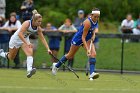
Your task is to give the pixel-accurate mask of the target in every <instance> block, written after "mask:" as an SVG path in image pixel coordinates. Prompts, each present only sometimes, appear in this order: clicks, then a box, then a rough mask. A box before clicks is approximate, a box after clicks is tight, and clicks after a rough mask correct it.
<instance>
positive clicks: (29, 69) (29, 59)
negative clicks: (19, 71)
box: [22, 44, 36, 78]
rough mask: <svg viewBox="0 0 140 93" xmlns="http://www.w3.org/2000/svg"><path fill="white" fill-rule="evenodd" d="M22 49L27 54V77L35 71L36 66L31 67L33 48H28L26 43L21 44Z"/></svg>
mask: <svg viewBox="0 0 140 93" xmlns="http://www.w3.org/2000/svg"><path fill="white" fill-rule="evenodd" d="M22 49H23V51H24V53H25V54H26V56H27V61H26V62H27V77H28V78H30V77H31V76H32V75H33V74H35V72H36V68H33V67H32V66H33V48H29V46H27V45H26V44H23V45H22Z"/></svg>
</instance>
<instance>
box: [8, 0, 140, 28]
mask: <svg viewBox="0 0 140 93" xmlns="http://www.w3.org/2000/svg"><path fill="white" fill-rule="evenodd" d="M6 2H7V7H6V10H7V11H6V12H7V16H8V15H9V13H10V12H12V11H18V12H19V13H20V5H21V3H22V0H6ZM34 3H35V8H36V9H38V10H39V11H40V13H41V14H43V17H44V20H43V22H44V23H45V22H47V21H50V22H53V24H54V25H56V26H58V25H59V26H60V25H61V23H62V22H63V21H64V19H65V18H66V17H69V18H71V19H73V20H74V18H75V17H76V16H77V11H78V10H79V9H83V10H85V13H86V14H89V13H90V12H91V10H92V8H93V7H98V8H99V9H100V10H101V20H102V21H109V22H110V21H122V20H123V19H124V18H125V16H126V14H127V13H132V14H133V16H134V18H135V19H136V18H137V16H138V14H139V10H140V7H139V5H140V0H41V1H40V0H34ZM11 7H12V8H11Z"/></svg>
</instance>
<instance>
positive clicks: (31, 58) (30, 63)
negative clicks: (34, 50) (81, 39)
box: [27, 56, 33, 71]
mask: <svg viewBox="0 0 140 93" xmlns="http://www.w3.org/2000/svg"><path fill="white" fill-rule="evenodd" d="M32 66H33V57H32V56H27V71H31V70H32Z"/></svg>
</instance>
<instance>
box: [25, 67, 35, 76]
mask: <svg viewBox="0 0 140 93" xmlns="http://www.w3.org/2000/svg"><path fill="white" fill-rule="evenodd" d="M35 73H36V68H33V69H32V70H31V71H29V72H28V73H27V78H30V77H32V75H34V74H35Z"/></svg>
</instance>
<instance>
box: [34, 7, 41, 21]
mask: <svg viewBox="0 0 140 93" xmlns="http://www.w3.org/2000/svg"><path fill="white" fill-rule="evenodd" d="M32 13H33V16H32V19H33V20H35V21H36V20H37V19H38V18H42V16H41V15H40V14H39V13H38V12H37V10H35V9H34V10H33V11H32Z"/></svg>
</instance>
